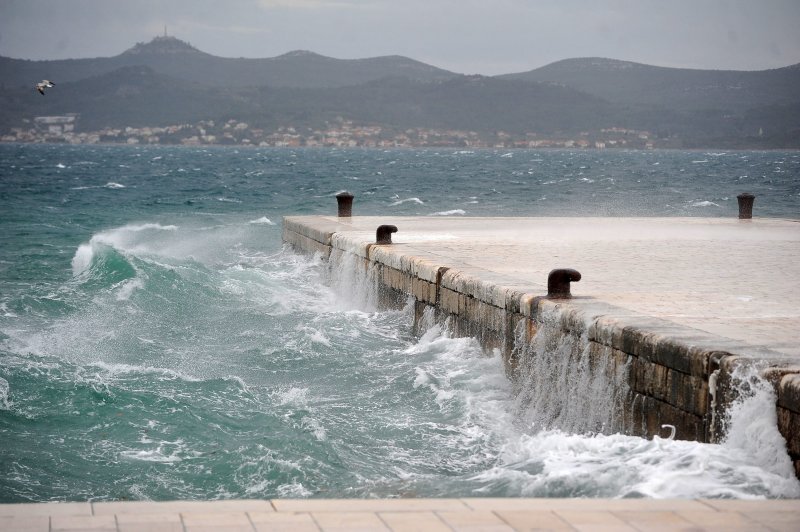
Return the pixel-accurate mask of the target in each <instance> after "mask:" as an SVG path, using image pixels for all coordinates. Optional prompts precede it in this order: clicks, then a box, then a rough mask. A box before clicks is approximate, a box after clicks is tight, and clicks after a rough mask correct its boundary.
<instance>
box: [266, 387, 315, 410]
mask: <svg viewBox="0 0 800 532" xmlns="http://www.w3.org/2000/svg"><path fill="white" fill-rule="evenodd" d="M273 395H274V396H275V399H276V401H275V402H276V403H277V404H278V405H281V406H286V405H289V406H295V407H305V406H306V405H307V403H308V388H298V387H296V386H292V387H291V388H289V389H287V390H284V391H280V392H276V393H275V394H273Z"/></svg>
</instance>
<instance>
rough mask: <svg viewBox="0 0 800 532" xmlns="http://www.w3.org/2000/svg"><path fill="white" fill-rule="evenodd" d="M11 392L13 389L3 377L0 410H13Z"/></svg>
mask: <svg viewBox="0 0 800 532" xmlns="http://www.w3.org/2000/svg"><path fill="white" fill-rule="evenodd" d="M10 391H11V387H10V386H9V384H8V381H7V380H5V379H4V378H3V377H0V410H10V409H11V401H10V399H9V393H10Z"/></svg>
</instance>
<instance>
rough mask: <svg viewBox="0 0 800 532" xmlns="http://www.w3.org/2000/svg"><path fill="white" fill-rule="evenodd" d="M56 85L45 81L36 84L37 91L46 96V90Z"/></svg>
mask: <svg viewBox="0 0 800 532" xmlns="http://www.w3.org/2000/svg"><path fill="white" fill-rule="evenodd" d="M55 86H56V84H55V83H53V82H52V81H50V80H47V79H43V80H42V81H40V82H39V83H37V84H36V90H37V91H39V94H41V95H42V96H44V90H45V89H47V88H50V87H55Z"/></svg>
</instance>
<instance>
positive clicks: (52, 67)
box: [0, 37, 800, 147]
mask: <svg viewBox="0 0 800 532" xmlns="http://www.w3.org/2000/svg"><path fill="white" fill-rule="evenodd" d="M45 78H46V79H52V80H54V81H55V82H56V84H57V89H56V90H52V91H48V93H47V96H46V98H45V99H41V97H40V96H39V95H38V94H36V93H35V91H33V90H32V83H33V82H32V81H31V80H34V81H36V80H39V79H45ZM0 80H2V84H1V85H0V133H2V132H3V131H9V130H10V129H11V128H21V127H23V125H24V124H25V123H26V122H25V121H26V120H27V121H28V122H30V121H31V119H32V118H33V117H35V116H43V115H63V114H65V113H77V114H78V115H80V120H79V121H78V122H77V126H76V127H77V129H76V130H87V131H88V130H91V129H93V128H94V129H98V128H104V127H116V128H120V127H121V128H123V129H124V127H126V126H133V125H137V126H147V125H152V126H158V125H169V124H176V123H198V122H200V121H208V120H211V121H215V122H219V121H222V122H225V121H227V120H228V119H237V120H243V121H244V120H246V121H247V122H248V123H251V124H252V125H253V126H254V127H256V128H259V129H263V130H265V131H271V130H275V129H278V128H282V127H295V126H298V127H300V126H302V127H307V128H311V129H314V128H321V127H324V126H325V124H326V123H328V122H330V121H339V120H345V121H352V122H354V123H358V124H365V125H370V126H376V127H382V128H386V129H387V130H389V129H391V130H402V129H405V128H410V129H413V128H432V129H466V130H470V131H474V132H477V133H479V134H481V135H484V136H486V138H490V137H491V138H494V137H493V136H497V135H498V134H499V133H498V132H508V133H509V134H513V135H517V136H518V137H519V138H522V139H537V138H540V137H541V136H542V135H549V136H561V137H562V138H567V137H570V138H574V139H578V138H580V137H583V136H586V135H594V136H595V138H600V139H602V138H605V137H607V135H605V134H603V135H601V134H599V132H602V131H612V132H614V131H625V130H630V131H643V132H649V133H647V135H652V137H650V136H646V137H645V138H657V139H659V140H660V141H661V144H657V145H669V146H680V145H682V146H698V145H703V144H704V143H709V142H712V141H713V142H717V140H714V139H723V140H722V141H721V142H722V143H723V144H725V143H727V144H726V145H735V146H740V145H742V144H743V143H747V142H751V143H752V142H754V140H753V139H755V142H756V145H758V146H762V147H763V146H771V145H780V146H782V147H786V146H796V147H800V64H797V65H790V66H787V67H782V68H780V69H770V70H764V71H710V70H691V69H675V68H671V67H656V66H652V65H646V64H642V63H635V62H631V61H621V60H616V59H609V58H598V57H594V58H573V59H565V60H562V61H557V62H554V63H551V64H549V65H545V66H544V67H540V68H537V69H533V70H530V71H526V72H521V73H516V74H508V75H502V76H482V75H469V76H468V75H463V74H456V73H453V72H450V71H447V70H443V69H439V68H437V67H435V66H432V65H428V64H425V63H422V62H419V61H416V60H414V59H410V58H407V57H404V56H397V55H392V56H380V57H372V58H365V59H333V58H330V57H326V56H323V55H320V54H317V53H314V52H311V51H308V50H293V51H290V52H287V53H285V54H282V55H280V56H276V57H273V58H268V59H245V58H220V57H216V56H213V55H210V54H207V53H205V52H203V51H201V50H199V49H197V48H195V47H193V46H192V45H190V44H189V43H187V42H184V41H181V40H180V39H177V38H174V37H157V38H156V39H153V40H152V41H150V42H148V43H137V44H135V45H134V46H133V47H131V48H129V49H128V50H125V51H124V52H122V53H121V54H118V55H117V56H114V57H110V58H95V59H84V60H81V59H69V60H58V61H45V62H35V61H25V60H14V59H10V58H4V57H0ZM34 94H35V97H33V95H34ZM592 132H594V133H592ZM748 139H749V140H748ZM770 139H777V140H775V141H774V142H775V143H777V144H770V142H773V141H771V140H770ZM621 145H624V143H623V144H621Z"/></svg>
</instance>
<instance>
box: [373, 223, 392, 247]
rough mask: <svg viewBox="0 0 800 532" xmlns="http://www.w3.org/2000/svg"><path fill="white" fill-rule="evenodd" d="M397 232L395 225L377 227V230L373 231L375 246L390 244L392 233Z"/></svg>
mask: <svg viewBox="0 0 800 532" xmlns="http://www.w3.org/2000/svg"><path fill="white" fill-rule="evenodd" d="M396 232H397V226H396V225H379V226H378V230H377V231H375V243H376V244H391V243H392V233H396Z"/></svg>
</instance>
